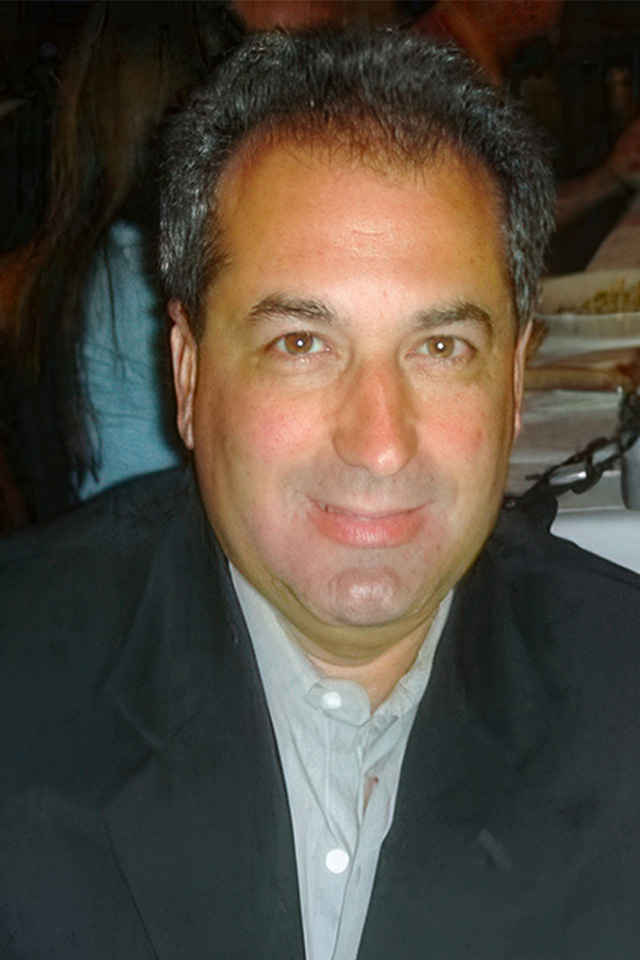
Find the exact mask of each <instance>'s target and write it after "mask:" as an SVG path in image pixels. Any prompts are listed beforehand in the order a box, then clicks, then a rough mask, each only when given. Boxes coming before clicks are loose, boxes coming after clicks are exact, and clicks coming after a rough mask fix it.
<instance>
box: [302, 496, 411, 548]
mask: <svg viewBox="0 0 640 960" xmlns="http://www.w3.org/2000/svg"><path fill="white" fill-rule="evenodd" d="M422 512H423V508H422V507H421V506H420V507H409V508H406V509H403V508H400V509H394V510H381V511H370V510H351V509H346V508H345V507H339V506H336V505H335V504H328V503H320V502H315V503H314V504H313V511H312V519H313V522H314V524H315V526H316V528H317V529H318V531H319V532H320V533H321V534H322V536H324V537H326V538H327V539H329V540H333V541H334V543H339V544H342V545H343V546H350V547H360V548H380V547H398V546H402V545H403V544H405V543H408V542H409V541H410V540H412V539H413V538H414V537H415V536H416V534H417V533H418V530H419V528H420V526H421V525H422V522H423V515H422Z"/></svg>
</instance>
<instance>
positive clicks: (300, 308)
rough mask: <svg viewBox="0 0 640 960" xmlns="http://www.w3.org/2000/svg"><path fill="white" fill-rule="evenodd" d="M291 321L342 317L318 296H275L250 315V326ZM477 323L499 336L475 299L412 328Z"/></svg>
mask: <svg viewBox="0 0 640 960" xmlns="http://www.w3.org/2000/svg"><path fill="white" fill-rule="evenodd" d="M285 317H286V318H291V319H295V320H300V321H306V322H308V323H319V324H324V325H326V326H337V325H339V324H340V318H339V316H338V313H337V312H336V311H335V309H334V308H333V307H332V306H331V305H330V304H327V303H325V302H324V301H323V300H317V299H315V298H314V297H291V296H286V295H284V294H279V293H271V294H268V295H267V296H266V297H263V298H262V299H261V300H258V302H257V303H255V304H254V305H253V306H252V307H251V309H250V310H249V312H248V313H247V315H246V320H247V322H248V323H249V324H259V323H269V322H270V321H277V320H282V319H283V318H285ZM469 322H471V323H473V324H477V325H478V326H480V327H483V328H484V329H485V330H486V331H487V333H488V335H489V336H490V337H493V335H494V333H495V323H494V321H493V319H492V317H491V315H490V314H489V313H487V311H486V310H484V309H483V308H482V307H481V306H480V305H479V304H477V303H474V302H473V301H471V300H456V301H453V302H452V303H448V304H444V305H442V306H439V307H433V308H430V309H426V310H420V311H418V312H417V313H416V314H414V316H413V318H412V321H411V325H412V326H413V327H414V328H415V329H416V330H431V329H435V328H437V327H443V326H445V327H446V326H450V325H452V324H456V323H469Z"/></svg>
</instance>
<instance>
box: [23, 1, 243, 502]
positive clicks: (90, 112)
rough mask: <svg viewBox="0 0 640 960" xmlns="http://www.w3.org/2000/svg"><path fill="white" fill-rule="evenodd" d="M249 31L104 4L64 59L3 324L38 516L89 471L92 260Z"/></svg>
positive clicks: (225, 19)
mask: <svg viewBox="0 0 640 960" xmlns="http://www.w3.org/2000/svg"><path fill="white" fill-rule="evenodd" d="M240 36H241V28H240V22H239V21H238V20H237V19H236V18H235V17H234V16H233V14H232V13H231V11H230V10H229V8H228V6H227V4H224V3H216V2H205V3H202V2H194V0H189V2H182V0H177V2H176V0H166V2H163V3H161V4H149V3H145V2H138V0H128V2H126V3H118V2H101V3H97V4H95V5H94V6H93V7H92V8H91V9H90V10H89V13H88V15H87V17H86V20H85V21H84V23H83V25H82V27H81V29H80V31H79V33H78V36H77V38H76V40H75V42H74V43H73V45H72V47H71V49H70V50H69V53H68V54H67V56H66V57H65V59H64V62H63V66H62V69H61V74H60V78H59V91H58V96H57V102H56V106H55V111H54V117H53V131H52V143H51V164H50V183H49V202H48V205H47V210H46V213H45V216H44V219H43V222H42V225H41V227H40V229H39V230H38V232H37V234H36V236H35V237H34V239H33V240H32V241H31V243H29V244H28V245H27V246H26V247H25V248H24V249H23V250H22V251H21V254H20V258H19V259H20V267H19V273H20V284H19V286H20V289H19V294H18V296H17V299H16V301H15V304H14V308H13V310H12V314H13V316H12V318H11V322H10V323H7V324H5V340H6V352H5V358H9V357H10V359H11V363H10V368H11V369H10V372H9V373H8V374H7V375H6V376H7V378H9V379H10V381H11V387H10V390H9V392H10V394H11V396H12V404H13V406H14V418H13V419H14V422H15V424H16V432H17V435H18V440H17V443H16V445H17V446H18V447H19V448H20V453H21V455H22V456H23V459H24V461H25V463H24V464H23V469H24V473H25V474H26V475H27V484H28V486H29V487H31V493H32V495H33V497H34V500H35V501H36V502H35V511H34V512H35V514H36V516H37V518H39V519H42V518H43V517H46V516H48V515H52V514H55V513H57V512H60V511H61V510H62V509H64V508H65V507H67V506H69V505H71V503H73V501H74V499H75V488H76V485H77V483H78V482H79V481H80V480H81V478H82V476H83V475H84V474H85V473H86V471H87V470H91V469H92V466H93V465H94V464H93V451H92V450H91V445H90V442H89V434H88V429H87V425H88V423H87V421H88V417H89V416H90V411H89V410H88V406H87V403H86V401H85V399H84V397H83V393H82V380H81V374H80V371H79V365H78V353H79V351H78V347H79V344H80V343H81V340H82V336H83V310H82V297H83V291H84V288H85V284H86V282H87V278H88V274H89V271H90V269H91V266H92V263H93V262H94V259H95V256H96V254H97V252H98V250H99V249H100V248H101V247H103V246H104V245H105V243H106V237H107V232H108V228H109V227H110V225H111V224H112V223H113V221H114V219H116V217H123V216H124V217H126V218H127V219H132V220H134V221H135V220H138V221H143V222H145V221H146V222H147V223H149V222H150V221H151V220H152V218H153V211H154V199H155V198H154V193H155V176H154V175H153V172H152V170H153V156H154V143H155V137H156V135H157V131H158V129H159V126H160V123H161V120H162V118H163V117H164V116H165V114H166V112H167V110H169V109H170V108H171V107H172V106H173V105H174V104H175V103H176V102H177V101H179V100H180V98H181V96H182V95H183V94H185V93H186V92H188V91H189V90H190V89H191V88H192V87H193V86H194V85H195V84H196V83H197V82H198V81H199V80H200V79H201V78H202V77H203V76H204V74H205V73H206V72H207V70H208V69H209V67H210V65H211V63H212V62H213V61H214V60H215V59H216V58H217V56H218V55H219V54H220V53H222V52H223V50H224V49H226V48H227V47H228V46H230V45H231V44H232V43H234V42H235V41H236V40H238V39H239V38H240ZM5 366H9V364H8V363H6V364H5Z"/></svg>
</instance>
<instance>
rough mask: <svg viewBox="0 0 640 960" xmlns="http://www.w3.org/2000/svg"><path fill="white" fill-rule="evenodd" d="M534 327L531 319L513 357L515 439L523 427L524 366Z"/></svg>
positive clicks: (519, 339) (520, 335) (519, 337)
mask: <svg viewBox="0 0 640 960" xmlns="http://www.w3.org/2000/svg"><path fill="white" fill-rule="evenodd" d="M532 329H533V320H530V321H529V323H528V324H527V325H526V327H525V328H524V330H523V331H522V333H520V334H519V336H518V342H517V343H516V349H515V355H514V358H513V400H514V408H513V411H514V412H513V418H514V419H513V436H514V439H515V438H516V437H517V436H518V434H519V433H520V428H521V427H522V395H523V393H524V368H525V365H526V362H527V352H528V346H529V340H530V339H531V331H532Z"/></svg>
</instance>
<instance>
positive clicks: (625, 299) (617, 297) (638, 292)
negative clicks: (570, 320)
mask: <svg viewBox="0 0 640 960" xmlns="http://www.w3.org/2000/svg"><path fill="white" fill-rule="evenodd" d="M638 311H640V280H639V281H637V283H631V284H627V282H626V280H625V279H624V277H621V278H620V279H619V280H616V281H615V282H613V283H612V284H611V285H610V286H609V287H606V288H605V289H603V290H598V291H597V292H596V293H594V294H593V295H592V296H591V297H589V298H588V299H587V300H583V301H582V302H581V303H580V304H578V305H577V306H575V305H573V306H560V307H558V310H557V312H558V313H577V314H604V313H635V312H638Z"/></svg>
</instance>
